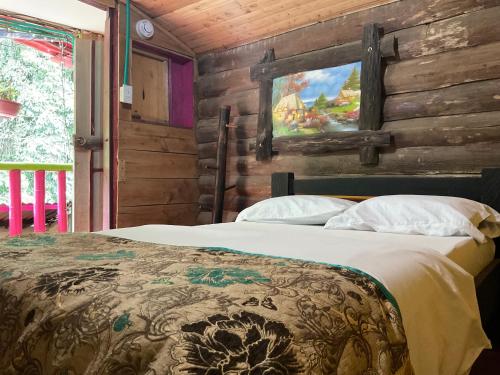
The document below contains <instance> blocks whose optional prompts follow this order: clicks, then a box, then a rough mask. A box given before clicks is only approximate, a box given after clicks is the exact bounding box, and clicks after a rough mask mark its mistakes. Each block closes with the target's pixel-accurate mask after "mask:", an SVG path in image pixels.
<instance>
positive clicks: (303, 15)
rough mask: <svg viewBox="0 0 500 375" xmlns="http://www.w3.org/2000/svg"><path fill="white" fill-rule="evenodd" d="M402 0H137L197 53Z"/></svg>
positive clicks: (232, 45)
mask: <svg viewBox="0 0 500 375" xmlns="http://www.w3.org/2000/svg"><path fill="white" fill-rule="evenodd" d="M395 1H400V0H337V1H332V0H311V1H309V2H304V1H303V0H301V1H299V0H273V1H269V0H134V3H135V4H137V6H139V7H140V8H141V9H143V10H144V11H145V12H146V13H147V14H148V15H149V16H151V17H153V18H154V20H155V21H156V22H157V23H158V24H160V25H162V26H163V29H164V30H166V31H169V32H170V33H171V34H172V35H174V36H175V37H176V38H177V39H178V40H179V41H182V42H181V43H183V44H184V45H187V46H189V47H190V49H192V50H193V51H194V52H196V53H202V52H207V51H211V50H217V49H221V48H229V47H234V46H237V45H241V44H246V43H250V42H253V41H256V40H259V39H263V38H267V37H270V36H275V35H278V34H282V33H284V32H287V31H290V30H294V29H298V28H301V27H304V26H307V25H311V24H314V23H317V22H323V21H326V20H329V19H332V18H337V17H339V16H343V15H345V14H349V13H353V12H357V11H360V10H364V9H367V8H373V7H376V6H380V5H384V4H388V3H391V2H395Z"/></svg>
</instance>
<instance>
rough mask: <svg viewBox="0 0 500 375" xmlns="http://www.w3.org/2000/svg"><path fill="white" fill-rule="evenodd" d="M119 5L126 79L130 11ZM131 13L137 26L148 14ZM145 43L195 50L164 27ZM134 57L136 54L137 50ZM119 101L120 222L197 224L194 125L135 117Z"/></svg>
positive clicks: (116, 138)
mask: <svg viewBox="0 0 500 375" xmlns="http://www.w3.org/2000/svg"><path fill="white" fill-rule="evenodd" d="M118 8H119V12H120V13H119V41H118V49H119V52H118V59H119V61H118V75H119V84H121V82H122V80H123V57H124V42H125V40H124V31H125V27H124V25H125V12H124V6H123V5H122V4H120V5H119V7H118ZM131 16H132V17H131V18H132V25H135V21H136V20H138V19H140V18H145V17H146V16H145V15H144V14H143V13H141V12H140V11H138V10H137V9H136V8H134V7H133V8H132V15H131ZM156 26H158V25H156ZM131 31H132V33H131V34H132V39H133V40H139V38H138V36H137V35H136V32H135V28H134V27H132V28H131ZM142 43H143V44H147V45H149V46H152V47H155V48H160V49H165V50H167V51H170V52H171V51H175V52H178V53H180V54H182V55H184V56H188V55H190V54H192V51H189V50H188V49H187V48H186V47H185V46H184V45H183V44H182V43H181V42H180V41H178V40H177V39H175V38H174V37H172V36H171V35H170V34H168V33H167V32H166V31H164V30H163V29H161V28H157V30H156V33H155V36H154V37H153V38H152V39H151V40H149V41H147V42H145V41H142ZM130 56H131V59H133V54H132V53H131V54H130ZM136 65H137V64H136ZM130 66H131V67H132V69H131V71H130V76H131V78H132V77H133V75H134V73H136V74H137V72H134V68H133V67H134V65H133V64H132V63H131V64H130ZM136 69H140V67H137V68H136ZM158 79H159V80H160V79H165V77H158ZM131 82H133V80H132V79H131ZM117 100H118V98H117ZM165 105H167V103H165ZM116 106H117V108H118V110H117V114H118V116H117V117H118V118H117V124H116V128H115V130H114V139H113V141H114V143H115V147H116V154H117V160H116V172H115V173H116V181H115V183H116V188H115V189H116V196H115V205H116V227H118V228H123V227H129V226H137V225H144V224H176V225H194V224H195V223H196V219H197V217H198V213H199V203H198V201H199V196H200V193H199V188H198V183H199V181H198V169H197V164H198V156H197V154H198V151H197V144H196V140H195V134H194V130H193V129H182V128H176V127H175V125H176V124H171V125H173V126H166V125H161V124H153V123H148V122H145V121H140V120H135V119H134V118H133V116H132V108H131V106H130V105H127V104H121V103H116ZM146 115H147V114H146ZM145 118H147V116H145Z"/></svg>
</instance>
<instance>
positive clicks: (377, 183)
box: [271, 168, 500, 344]
mask: <svg viewBox="0 0 500 375" xmlns="http://www.w3.org/2000/svg"><path fill="white" fill-rule="evenodd" d="M271 186H272V196H273V197H280V196H284V195H294V194H312V195H333V196H350V197H352V196H363V197H370V196H379V195H390V194H422V195H447V196H455V197H462V198H468V199H473V200H475V201H478V202H482V203H485V204H487V205H489V206H490V207H493V208H494V209H495V210H497V211H500V168H490V169H483V170H482V172H481V174H480V175H473V176H457V177H450V176H356V177H340V176H339V177H325V178H323V177H318V178H304V179H302V178H301V179H295V178H294V174H293V173H274V174H273V175H272V182H271ZM495 244H496V248H497V251H496V258H497V259H496V260H494V261H493V262H491V263H490V265H489V266H487V267H486V268H485V269H484V270H483V271H482V272H481V273H480V274H479V275H478V276H476V278H475V283H476V293H477V297H478V305H479V309H480V311H481V320H482V323H483V327H484V328H485V330H486V333H487V334H488V336H489V338H490V339H491V340H492V341H493V342H494V343H498V344H500V320H499V319H498V315H499V314H500V259H498V258H500V241H499V239H497V240H496V241H495Z"/></svg>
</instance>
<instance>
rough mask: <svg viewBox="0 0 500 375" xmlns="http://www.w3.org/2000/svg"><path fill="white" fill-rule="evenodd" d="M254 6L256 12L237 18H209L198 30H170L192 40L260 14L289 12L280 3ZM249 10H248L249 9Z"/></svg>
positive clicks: (195, 27) (265, 1) (264, 1)
mask: <svg viewBox="0 0 500 375" xmlns="http://www.w3.org/2000/svg"><path fill="white" fill-rule="evenodd" d="M255 3H256V5H257V6H258V7H259V8H258V10H257V9H254V10H249V11H246V12H244V13H243V14H241V15H240V16H237V17H231V18H226V19H225V20H223V21H221V20H220V17H216V16H214V17H209V18H208V19H206V20H205V21H204V22H203V25H202V27H201V28H200V25H199V23H198V24H195V25H193V24H191V23H190V24H189V25H187V26H183V27H180V28H177V29H172V31H173V32H175V33H176V34H177V35H183V36H184V35H185V36H186V37H188V38H194V37H196V36H199V35H202V34H203V33H206V32H207V30H208V29H210V31H213V32H218V31H226V30H227V28H228V27H233V26H235V25H240V24H247V23H249V22H252V21H256V20H259V19H260V18H262V14H271V13H277V12H286V11H287V10H289V6H288V5H287V4H284V3H282V2H279V1H276V2H269V1H268V0H257V1H255ZM302 3H303V1H300V0H296V1H294V2H293V4H294V6H296V5H300V4H302ZM249 9H250V8H249Z"/></svg>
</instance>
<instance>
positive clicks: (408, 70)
mask: <svg viewBox="0 0 500 375" xmlns="http://www.w3.org/2000/svg"><path fill="white" fill-rule="evenodd" d="M499 51H500V42H496V43H489V44H484V45H481V46H477V47H472V48H466V49H460V50H453V51H449V52H444V53H440V54H437V55H433V56H429V57H420V58H416V59H411V60H407V61H403V62H401V63H398V64H393V65H389V66H388V68H387V71H386V74H385V80H384V84H385V91H386V93H387V94H388V95H391V94H398V93H404V92H415V91H428V90H434V89H438V88H443V87H448V86H454V85H458V84H461V83H466V82H474V81H483V80H488V79H494V78H498V77H500V53H499Z"/></svg>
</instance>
